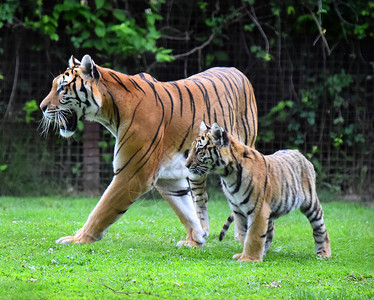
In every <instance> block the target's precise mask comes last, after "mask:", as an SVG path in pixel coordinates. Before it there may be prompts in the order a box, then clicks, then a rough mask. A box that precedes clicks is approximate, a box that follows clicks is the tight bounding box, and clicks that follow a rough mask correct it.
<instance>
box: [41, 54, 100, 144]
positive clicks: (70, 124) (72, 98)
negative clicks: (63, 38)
mask: <svg viewBox="0 0 374 300" xmlns="http://www.w3.org/2000/svg"><path fill="white" fill-rule="evenodd" d="M99 77H100V76H99V72H98V70H97V68H96V66H95V63H94V62H93V60H92V59H91V57H90V56H89V55H85V56H84V57H83V59H82V62H80V61H79V60H77V59H76V58H74V57H73V56H72V57H71V58H70V59H69V67H68V68H67V70H66V71H65V72H64V73H63V74H61V75H59V76H57V77H56V78H55V79H54V80H53V83H52V89H51V91H50V92H49V94H48V95H47V97H45V99H44V100H43V101H42V103H41V104H40V109H41V110H42V111H43V120H42V123H41V127H42V133H47V132H48V130H49V128H50V127H53V128H55V129H59V131H60V135H61V136H63V137H70V136H72V135H73V134H74V132H75V130H76V129H77V124H78V120H83V119H88V120H92V119H93V118H94V117H95V116H96V115H97V114H98V112H99V110H100V107H101V104H102V99H101V94H100V92H99V90H98V88H97V86H96V83H97V81H98V79H99Z"/></svg>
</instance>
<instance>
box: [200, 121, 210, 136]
mask: <svg viewBox="0 0 374 300" xmlns="http://www.w3.org/2000/svg"><path fill="white" fill-rule="evenodd" d="M199 129H200V134H202V133H203V132H204V131H206V130H208V129H210V126H209V125H208V124H207V123H205V121H201V123H200V127H199Z"/></svg>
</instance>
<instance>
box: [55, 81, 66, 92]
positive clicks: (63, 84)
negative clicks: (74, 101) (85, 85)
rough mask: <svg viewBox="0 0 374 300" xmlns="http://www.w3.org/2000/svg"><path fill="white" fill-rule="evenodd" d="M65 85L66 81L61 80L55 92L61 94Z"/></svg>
mask: <svg viewBox="0 0 374 300" xmlns="http://www.w3.org/2000/svg"><path fill="white" fill-rule="evenodd" d="M65 87H66V82H61V83H60V87H59V88H58V89H57V93H59V94H61V93H62V92H63V91H64V90H65Z"/></svg>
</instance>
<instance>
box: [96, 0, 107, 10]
mask: <svg viewBox="0 0 374 300" xmlns="http://www.w3.org/2000/svg"><path fill="white" fill-rule="evenodd" d="M95 2H96V8H97V9H100V8H102V7H103V6H104V4H105V0H95Z"/></svg>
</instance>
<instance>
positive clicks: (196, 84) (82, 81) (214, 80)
mask: <svg viewBox="0 0 374 300" xmlns="http://www.w3.org/2000/svg"><path fill="white" fill-rule="evenodd" d="M40 107H41V109H42V110H43V114H44V118H43V130H44V131H47V130H48V128H49V127H50V125H51V124H55V126H56V127H59V130H60V134H61V135H62V136H64V137H69V136H71V135H73V134H74V132H75V130H76V128H77V121H78V120H79V119H86V120H92V121H97V122H100V123H101V124H103V125H104V126H105V127H106V128H107V129H108V130H109V131H110V132H111V133H112V134H113V136H115V138H116V144H115V149H114V159H113V169H114V177H113V180H112V183H111V184H110V186H109V187H108V188H107V189H106V191H105V193H104V194H103V195H102V197H101V199H100V201H99V202H98V204H97V206H96V207H95V208H94V210H93V211H92V212H91V214H90V216H89V217H88V220H87V221H86V223H85V224H84V226H83V227H82V228H81V229H80V230H79V231H78V232H77V233H76V234H75V235H74V236H67V237H63V238H61V239H59V240H58V241H57V242H58V243H61V244H69V243H72V242H75V243H92V242H94V241H97V240H99V239H101V238H102V236H103V235H104V232H105V231H106V229H107V228H108V227H109V226H110V225H111V224H113V223H114V222H115V221H116V220H117V219H118V218H119V217H120V216H122V215H123V214H124V213H125V212H126V211H127V209H128V208H129V207H130V205H131V204H132V203H133V202H134V201H135V200H136V199H137V198H138V197H139V196H140V195H142V194H144V193H145V192H147V191H148V190H149V189H151V188H152V187H155V188H156V189H157V190H158V191H159V192H160V194H161V195H162V196H163V197H164V198H165V199H166V200H167V201H168V203H169V204H170V205H171V206H172V208H173V209H174V211H175V212H176V214H177V215H178V217H179V218H180V220H181V222H182V223H183V224H184V225H185V227H186V230H187V238H186V240H185V241H181V242H179V243H178V244H179V245H182V244H184V245H189V246H196V245H200V246H201V245H204V243H205V236H206V235H207V234H208V232H209V223H208V221H207V218H206V216H207V195H206V193H205V190H204V191H203V193H202V194H201V195H200V196H199V197H197V198H196V200H197V201H196V207H197V211H198V212H199V214H198V215H197V214H196V211H195V209H194V205H193V201H192V197H191V193H190V192H189V183H188V181H187V176H188V171H187V169H186V167H185V158H186V156H185V155H186V153H187V152H188V150H189V147H190V145H191V143H192V141H193V139H194V138H195V137H196V136H197V135H198V133H199V124H200V122H201V121H202V120H205V121H207V122H220V123H221V124H224V125H225V128H226V129H227V130H228V131H229V132H231V133H232V134H233V135H234V136H235V137H236V138H238V139H240V140H241V141H242V142H244V143H246V144H248V145H250V146H253V145H254V142H255V139H256V135H257V109H256V103H255V97H254V94H253V89H252V86H251V84H250V82H249V81H248V79H247V78H246V77H245V76H244V75H243V74H242V73H241V72H239V71H238V70H237V69H235V68H213V69H210V70H207V71H205V72H203V73H200V74H196V75H194V76H191V77H189V78H187V79H183V80H178V81H173V82H160V81H157V80H156V79H154V78H153V77H152V76H150V75H148V74H144V73H142V74H137V75H134V76H128V75H125V74H121V73H119V72H116V71H113V70H111V69H107V68H102V67H100V66H97V65H96V64H95V63H94V62H93V60H92V59H91V57H89V56H88V55H86V56H84V57H83V59H82V62H80V61H78V60H76V59H75V58H74V57H72V58H71V59H70V60H69V68H68V69H67V70H66V71H65V72H64V73H62V74H61V75H59V76H58V77H56V78H55V79H54V81H53V85H52V89H51V91H50V93H49V95H48V96H47V97H46V98H45V99H44V100H43V101H42V103H41V105H40ZM192 181H193V183H192V184H191V186H193V184H194V183H196V184H197V185H198V186H199V187H201V186H205V177H196V178H192Z"/></svg>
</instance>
